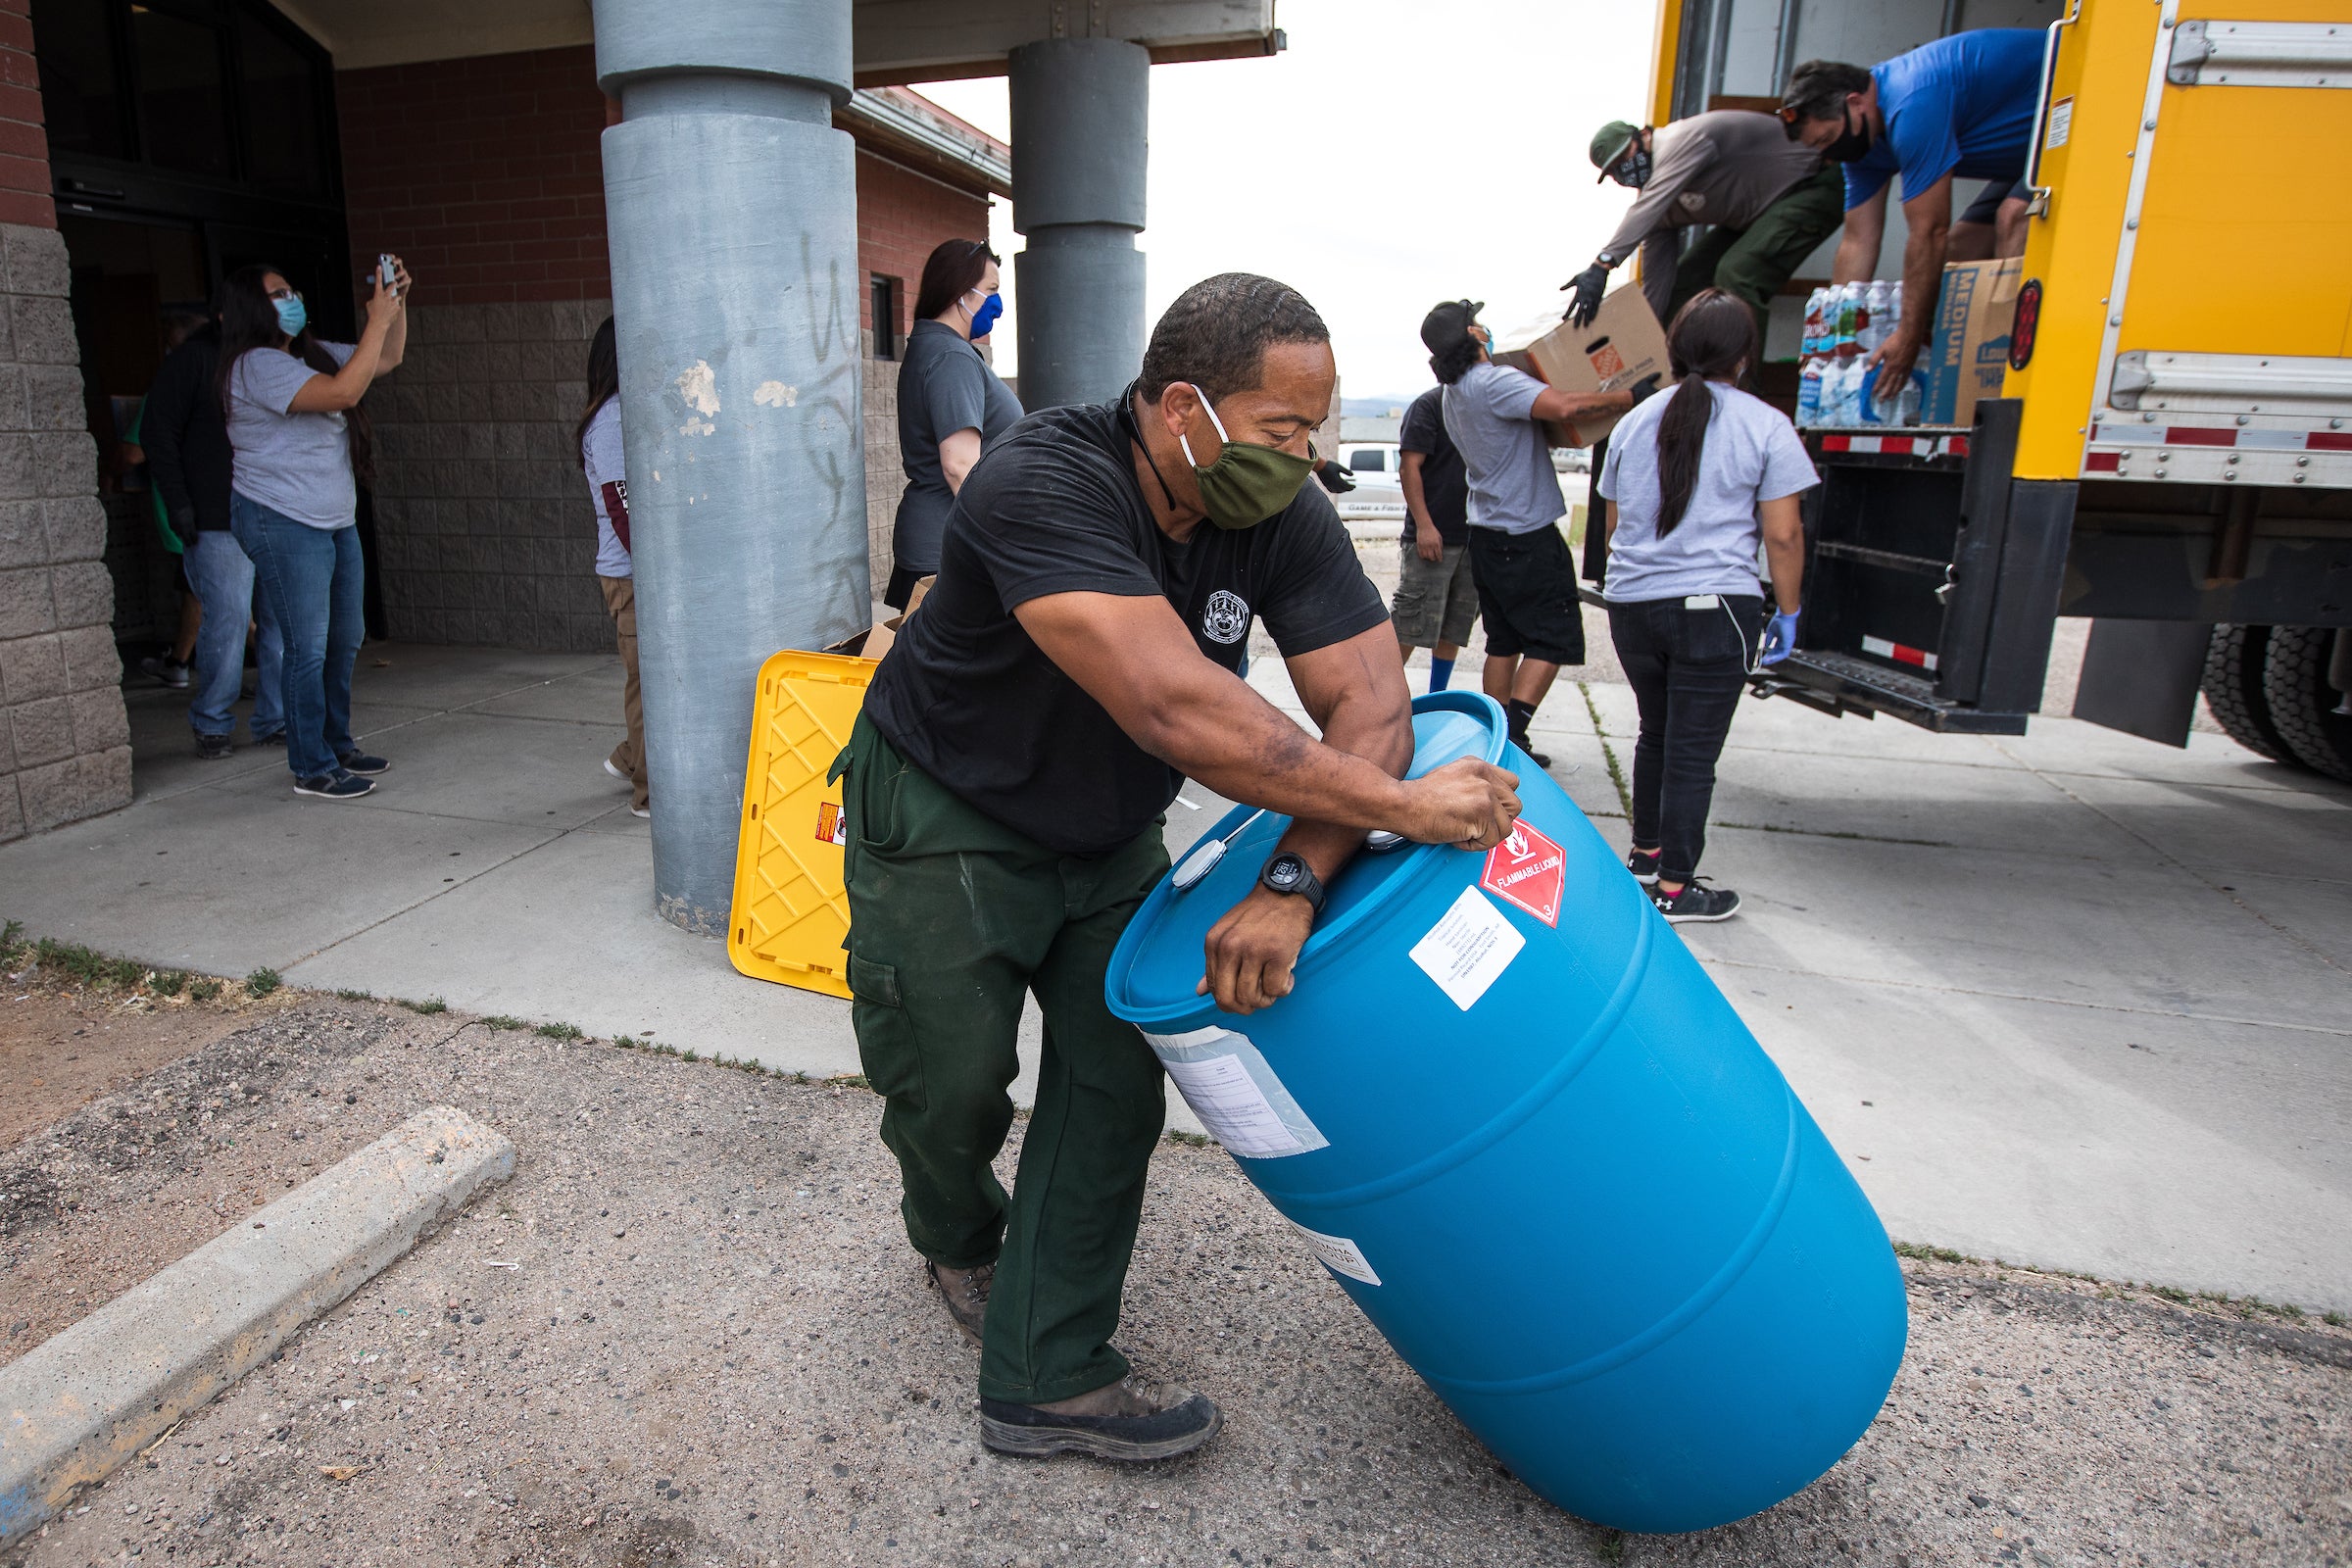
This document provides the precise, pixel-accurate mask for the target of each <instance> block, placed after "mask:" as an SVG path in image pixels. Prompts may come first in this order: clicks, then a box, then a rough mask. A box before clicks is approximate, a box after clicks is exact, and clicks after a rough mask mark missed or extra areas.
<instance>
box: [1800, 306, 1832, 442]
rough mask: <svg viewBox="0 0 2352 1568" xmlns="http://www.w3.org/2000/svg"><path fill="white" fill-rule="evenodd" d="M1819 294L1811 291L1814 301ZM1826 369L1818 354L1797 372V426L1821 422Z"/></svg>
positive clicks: (1811, 357)
mask: <svg viewBox="0 0 2352 1568" xmlns="http://www.w3.org/2000/svg"><path fill="white" fill-rule="evenodd" d="M1821 293H1822V290H1820V289H1815V290H1814V291H1813V294H1814V297H1815V298H1816V299H1818V298H1819V297H1820V296H1821ZM1828 368H1829V362H1828V361H1826V360H1824V359H1823V358H1822V357H1821V356H1820V355H1818V354H1812V355H1811V356H1810V357H1809V358H1808V359H1806V361H1805V364H1804V368H1803V369H1801V370H1800V371H1798V372H1797V381H1796V422H1797V423H1799V424H1819V423H1821V422H1822V417H1821V378H1822V372H1823V371H1825V370H1827V369H1828Z"/></svg>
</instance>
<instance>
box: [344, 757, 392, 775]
mask: <svg viewBox="0 0 2352 1568" xmlns="http://www.w3.org/2000/svg"><path fill="white" fill-rule="evenodd" d="M335 760H336V761H338V762H340V763H342V764H343V771H344V772H346V773H362V774H365V775H367V776H368V777H369V778H373V777H375V775H376V774H378V773H381V772H382V771H383V770H384V769H386V768H388V767H390V766H391V765H392V764H391V763H390V762H387V761H385V760H383V759H382V758H380V757H370V756H368V754H367V753H366V752H345V753H344V754H343V755H342V756H341V757H338V758H336V759H335Z"/></svg>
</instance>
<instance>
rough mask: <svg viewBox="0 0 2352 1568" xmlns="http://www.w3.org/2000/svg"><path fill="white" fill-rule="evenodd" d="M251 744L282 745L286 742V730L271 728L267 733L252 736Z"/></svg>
mask: <svg viewBox="0 0 2352 1568" xmlns="http://www.w3.org/2000/svg"><path fill="white" fill-rule="evenodd" d="M253 744H254V745H256V746H283V745H285V744H286V732H285V731H284V730H282V729H273V730H271V731H270V733H269V734H267V735H256V736H255V737H254V738H253Z"/></svg>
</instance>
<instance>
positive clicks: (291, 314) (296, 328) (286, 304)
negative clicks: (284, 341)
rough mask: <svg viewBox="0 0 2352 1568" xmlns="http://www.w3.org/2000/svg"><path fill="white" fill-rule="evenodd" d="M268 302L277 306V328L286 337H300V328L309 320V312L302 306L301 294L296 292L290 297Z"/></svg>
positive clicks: (307, 323)
mask: <svg viewBox="0 0 2352 1568" xmlns="http://www.w3.org/2000/svg"><path fill="white" fill-rule="evenodd" d="M270 304H272V305H274V306H276V307H277V329H278V330H279V331H280V332H283V333H285V334H286V336H288V337H300V336H301V335H302V329H303V328H304V327H306V326H308V325H309V324H310V321H311V318H310V313H309V312H307V311H305V310H304V309H303V308H302V296H301V295H299V294H297V295H295V296H294V297H293V298H291V299H283V300H271V301H270Z"/></svg>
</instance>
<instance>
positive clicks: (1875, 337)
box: [1854, 281, 1894, 354]
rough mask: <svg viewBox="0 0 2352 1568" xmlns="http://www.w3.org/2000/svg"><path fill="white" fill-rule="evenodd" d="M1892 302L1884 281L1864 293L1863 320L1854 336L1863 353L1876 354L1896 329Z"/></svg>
mask: <svg viewBox="0 0 2352 1568" xmlns="http://www.w3.org/2000/svg"><path fill="white" fill-rule="evenodd" d="M1890 302H1891V296H1890V291H1889V290H1888V289H1887V284H1886V283H1885V282H1884V281H1874V282H1873V283H1872V284H1871V285H1870V287H1869V288H1868V289H1866V290H1864V291H1863V295H1862V310H1863V315H1862V319H1861V323H1860V325H1859V326H1858V327H1857V329H1856V331H1855V334H1854V338H1855V341H1856V342H1857V343H1859V344H1860V345H1861V347H1862V352H1863V353H1865V354H1870V353H1873V352H1875V351H1876V350H1877V349H1878V346H1879V345H1880V344H1882V343H1884V342H1886V341H1887V333H1888V332H1890V331H1892V330H1893V329H1894V319H1893V317H1892V315H1891V314H1890V311H1889V305H1890Z"/></svg>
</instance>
